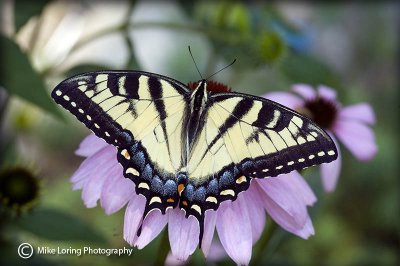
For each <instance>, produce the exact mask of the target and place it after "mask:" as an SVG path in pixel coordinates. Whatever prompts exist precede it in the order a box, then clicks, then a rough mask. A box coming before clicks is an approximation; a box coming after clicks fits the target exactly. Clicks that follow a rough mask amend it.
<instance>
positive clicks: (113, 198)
mask: <svg viewBox="0 0 400 266" xmlns="http://www.w3.org/2000/svg"><path fill="white" fill-rule="evenodd" d="M122 172H123V168H122V166H121V165H120V164H117V165H115V166H114V168H113V170H112V172H111V173H110V175H111V176H112V177H111V178H107V180H106V181H105V182H104V185H103V189H102V191H101V195H100V204H101V207H103V209H104V210H105V212H106V214H108V215H110V214H112V213H114V212H116V211H118V210H119V209H121V208H122V207H123V206H125V204H126V203H127V202H128V200H129V199H130V198H131V196H132V194H135V193H136V192H135V185H134V183H133V182H132V180H130V179H128V178H125V177H124V176H123V174H122Z"/></svg>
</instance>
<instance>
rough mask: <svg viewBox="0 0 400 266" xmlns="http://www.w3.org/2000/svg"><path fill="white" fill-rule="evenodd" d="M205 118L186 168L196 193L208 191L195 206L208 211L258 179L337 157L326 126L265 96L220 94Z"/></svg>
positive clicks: (215, 96)
mask: <svg viewBox="0 0 400 266" xmlns="http://www.w3.org/2000/svg"><path fill="white" fill-rule="evenodd" d="M205 121H206V122H205V123H206V124H205V126H204V127H203V128H202V131H201V132H200V133H199V137H198V138H199V139H198V141H197V142H196V144H195V145H194V147H193V149H192V150H191V153H190V154H191V156H190V160H189V161H188V167H187V169H188V176H189V180H190V181H191V182H192V183H193V184H195V185H194V189H193V192H192V194H193V195H197V194H199V195H200V194H202V193H203V192H202V190H205V191H206V193H205V194H204V196H203V197H202V200H203V201H202V202H198V200H194V201H193V204H196V205H201V206H204V207H205V208H206V209H207V208H213V209H216V208H218V206H219V204H220V202H222V201H224V200H227V199H236V197H237V194H238V193H240V192H242V191H244V190H246V189H247V188H248V187H249V185H250V181H251V180H252V179H254V178H267V177H271V176H277V175H280V174H283V173H288V172H290V171H293V170H301V169H304V168H306V167H309V166H312V165H315V164H321V163H327V162H331V161H333V160H335V159H336V158H337V151H336V147H335V145H334V143H333V141H332V140H331V138H330V137H329V136H328V135H327V134H326V133H325V132H324V131H323V130H322V129H320V128H319V127H317V126H316V125H315V124H314V123H313V122H312V121H310V120H309V119H308V118H306V117H304V116H302V115H300V114H298V113H296V112H294V111H292V110H290V109H288V108H286V107H284V106H281V105H279V104H277V103H274V102H271V101H269V100H266V99H263V98H259V97H254V96H249V95H244V94H238V93H235V94H218V95H217V94H216V95H214V96H212V97H211V99H210V104H209V107H208V111H207V116H206V119H205ZM200 188H201V189H200ZM199 189H200V190H199ZM197 190H199V192H197ZM184 196H185V194H184ZM188 198H189V197H188ZM197 198H200V196H198V197H197ZM190 204H192V202H191V200H190V199H189V205H190ZM202 211H205V210H202Z"/></svg>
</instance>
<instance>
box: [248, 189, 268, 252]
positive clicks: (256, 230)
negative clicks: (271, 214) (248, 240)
mask: <svg viewBox="0 0 400 266" xmlns="http://www.w3.org/2000/svg"><path fill="white" fill-rule="evenodd" d="M261 193H263V192H261V191H259V188H258V186H256V185H255V184H252V185H250V188H249V189H248V190H247V191H246V192H245V193H243V200H244V201H245V202H246V205H247V211H248V213H249V217H250V218H251V219H250V223H251V232H252V234H251V235H252V237H253V244H254V243H256V242H257V241H258V239H259V238H260V237H261V234H262V232H263V231H264V226H265V210H264V204H263V201H262V198H261V195H260V194H261Z"/></svg>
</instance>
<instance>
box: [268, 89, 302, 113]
mask: <svg viewBox="0 0 400 266" xmlns="http://www.w3.org/2000/svg"><path fill="white" fill-rule="evenodd" d="M262 97H264V98H267V99H269V100H271V101H274V102H277V103H280V104H282V105H284V106H286V107H289V108H291V109H296V108H297V107H299V106H302V105H304V101H303V99H301V98H299V97H297V96H296V95H294V94H292V93H288V92H270V93H267V94H264V95H263V96H262Z"/></svg>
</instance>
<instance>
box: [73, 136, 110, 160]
mask: <svg viewBox="0 0 400 266" xmlns="http://www.w3.org/2000/svg"><path fill="white" fill-rule="evenodd" d="M107 145H108V144H107V142H105V141H104V140H103V139H101V138H99V137H97V136H96V135H95V134H93V133H92V134H90V135H88V136H87V137H86V138H85V139H84V140H82V142H81V143H80V144H79V148H78V149H77V150H76V151H75V154H76V155H79V156H83V157H89V156H92V155H93V154H95V153H96V152H98V151H99V150H101V149H102V148H104V147H106V146H107Z"/></svg>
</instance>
